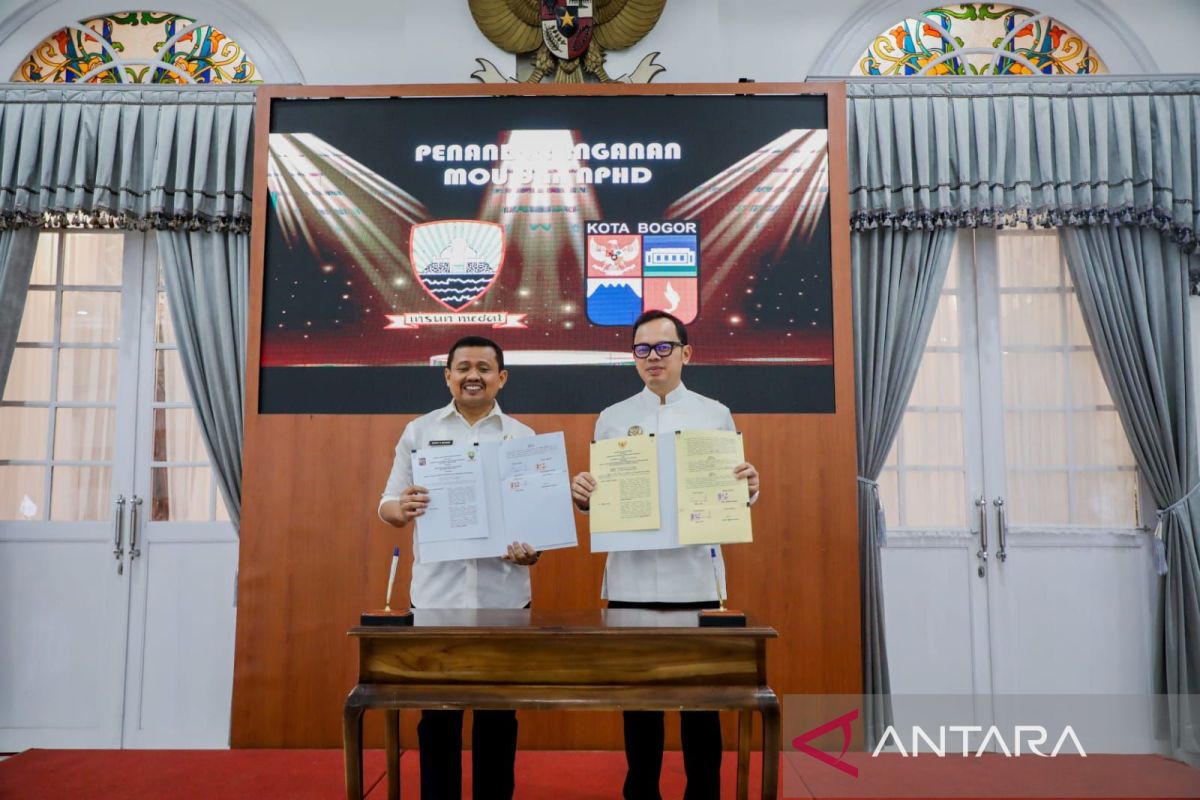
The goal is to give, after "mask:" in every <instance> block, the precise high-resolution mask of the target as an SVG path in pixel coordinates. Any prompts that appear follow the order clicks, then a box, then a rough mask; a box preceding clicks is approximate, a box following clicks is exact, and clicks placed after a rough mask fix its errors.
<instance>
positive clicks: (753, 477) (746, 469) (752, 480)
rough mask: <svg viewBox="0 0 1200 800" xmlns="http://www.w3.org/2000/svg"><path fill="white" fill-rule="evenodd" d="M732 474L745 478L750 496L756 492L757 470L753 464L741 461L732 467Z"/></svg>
mask: <svg viewBox="0 0 1200 800" xmlns="http://www.w3.org/2000/svg"><path fill="white" fill-rule="evenodd" d="M733 476H734V477H735V478H745V479H746V483H747V484H748V487H747V488H749V489H750V496H751V497H754V495H756V494H758V470H756V469H755V468H754V465H753V464H746V463H744V462H743V463H741V464H738V465H737V466H736V467H734V468H733Z"/></svg>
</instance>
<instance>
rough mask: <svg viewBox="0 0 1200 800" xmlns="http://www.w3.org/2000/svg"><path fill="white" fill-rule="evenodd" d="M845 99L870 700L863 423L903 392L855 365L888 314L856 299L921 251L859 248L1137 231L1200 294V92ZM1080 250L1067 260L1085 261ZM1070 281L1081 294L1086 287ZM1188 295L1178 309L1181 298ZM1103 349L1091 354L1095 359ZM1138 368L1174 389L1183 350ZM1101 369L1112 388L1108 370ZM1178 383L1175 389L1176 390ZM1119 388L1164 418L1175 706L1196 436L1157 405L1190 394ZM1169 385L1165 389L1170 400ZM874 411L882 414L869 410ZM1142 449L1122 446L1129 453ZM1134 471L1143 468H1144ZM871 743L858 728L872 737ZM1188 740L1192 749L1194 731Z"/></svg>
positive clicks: (1192, 678)
mask: <svg viewBox="0 0 1200 800" xmlns="http://www.w3.org/2000/svg"><path fill="white" fill-rule="evenodd" d="M846 95H847V103H846V105H847V128H848V133H849V142H848V151H849V184H850V185H849V190H850V212H851V230H852V231H854V236H853V239H852V242H851V248H852V251H853V255H852V257H853V261H854V267H855V273H856V274H855V278H854V280H855V303H856V311H857V313H858V315H859V317H858V320H857V321H856V330H855V337H856V344H857V346H858V347H859V352H857V353H856V356H855V357H856V362H855V366H856V370H857V372H858V380H859V387H858V391H859V416H860V418H859V469H860V488H859V509H860V517H861V519H860V526H861V530H860V539H861V545H862V556H861V558H862V564H863V570H862V571H863V577H862V579H863V657H864V673H863V674H864V678H863V682H864V691H865V692H866V693H867V694H868V695H872V694H877V693H886V692H887V690H888V685H887V661H886V653H885V652H884V650H883V647H882V643H883V627H882V607H883V606H882V603H883V600H882V598H881V597H879V595H878V593H879V584H878V555H877V553H876V551H875V546H876V541H875V540H874V539H875V536H874V535H873V534H872V530H871V526H875V527H876V528H878V526H879V525H880V524H881V516H880V515H878V514H877V513H874V511H875V509H876V503H875V502H874V499H873V496H874V494H875V492H876V491H877V489H876V488H875V487H874V486H873V483H872V482H873V480H874V479H875V478H876V477H877V475H878V471H879V466H878V464H875V463H873V462H872V460H871V459H874V458H878V459H882V458H883V457H884V454H885V453H886V452H887V450H888V448H889V447H890V444H891V439H890V437H891V436H893V435H894V433H895V430H894V427H889V425H888V424H887V420H886V419H885V418H884V417H882V416H880V417H879V418H878V419H874V420H873V419H872V416H873V415H876V414H882V413H883V409H884V408H885V407H887V408H890V407H891V404H892V403H893V402H894V403H895V404H896V406H897V408H898V409H899V407H902V406H903V404H904V403H905V401H906V400H907V397H908V392H909V389H910V388H911V381H908V382H905V381H904V380H903V379H902V378H903V371H904V369H906V367H905V365H903V364H892V363H890V362H889V361H888V359H890V358H895V357H896V356H895V355H894V354H890V353H887V352H880V351H879V350H878V349H876V350H875V351H873V352H872V351H863V350H862V348H865V347H869V346H870V345H871V339H872V337H875V336H878V333H877V332H872V331H871V330H870V329H869V328H867V327H866V326H867V325H868V324H870V320H871V316H870V314H871V313H875V314H877V315H879V314H881V313H882V314H883V316H884V317H886V316H887V313H888V312H880V311H877V310H873V308H872V306H871V305H870V303H871V302H872V301H871V300H870V299H869V298H867V297H866V296H865V295H864V293H863V291H862V287H865V286H869V285H872V284H880V285H884V286H887V284H886V281H887V280H888V279H889V275H888V273H889V272H890V271H891V267H889V266H888V258H889V255H888V254H889V253H894V252H897V250H899V251H900V252H903V251H905V250H907V249H910V247H912V248H915V247H918V245H917V244H916V243H917V242H920V241H921V240H914V243H913V244H912V245H908V244H904V245H897V244H896V243H895V240H893V243H892V244H890V245H887V246H885V245H884V243H883V240H871V239H865V238H863V235H864V234H865V233H866V232H875V231H878V232H879V233H880V234H884V233H886V232H889V231H890V232H892V233H893V234H901V233H904V232H913V233H915V232H920V231H925V232H930V233H937V234H942V233H949V232H951V231H952V230H953V229H957V228H972V227H976V226H992V227H1003V226H1006V225H1015V224H1019V223H1024V224H1027V225H1032V226H1043V227H1058V228H1063V229H1064V230H1065V231H1066V232H1067V234H1068V235H1073V234H1072V231H1078V235H1079V236H1083V235H1085V234H1088V235H1091V232H1093V231H1095V232H1101V231H1108V230H1110V229H1112V228H1113V226H1118V225H1119V226H1122V227H1121V230H1123V231H1124V235H1126V236H1129V237H1132V236H1134V235H1135V231H1138V232H1141V233H1145V234H1147V235H1149V234H1153V236H1154V237H1158V240H1160V244H1161V242H1162V241H1165V242H1167V243H1168V245H1167V246H1168V247H1174V248H1175V250H1176V251H1177V252H1176V253H1175V255H1176V257H1174V258H1168V257H1167V256H1166V255H1163V256H1162V257H1161V259H1162V263H1163V269H1176V270H1179V273H1180V274H1179V275H1177V276H1175V277H1176V279H1177V280H1178V281H1183V283H1182V285H1183V286H1184V287H1185V288H1186V285H1187V284H1186V281H1187V280H1188V279H1189V278H1190V280H1191V281H1192V285H1193V287H1194V286H1195V285H1196V282H1197V279H1200V263H1197V262H1198V261H1200V259H1195V258H1192V259H1187V258H1183V257H1181V256H1182V254H1186V253H1192V252H1195V251H1196V249H1197V247H1198V246H1200V242H1198V240H1197V236H1196V231H1197V229H1200V208H1198V207H1197V201H1198V198H1200V146H1198V144H1197V136H1198V135H1200V79H1196V78H1181V79H1171V80H1131V81H1110V80H1098V81H1097V80H1088V79H1062V80H1053V79H1044V78H1036V79H1031V80H1013V81H999V80H989V81H975V80H963V79H960V78H949V79H938V78H927V79H922V80H914V81H897V80H881V81H863V82H858V81H851V82H850V83H848V84H847V88H846ZM1141 233H1137V234H1136V235H1138V236H1140V235H1141ZM1095 235H1101V234H1100V233H1096V234H1095ZM941 247H945V248H947V249H946V252H947V253H948V252H949V250H948V243H942V244H941V245H938V244H937V243H936V242H934V243H932V244H930V243H926V244H922V245H920V248H927V249H929V250H930V252H931V253H933V252H934V251H938V250H940V248H941ZM1076 247H1077V255H1076V257H1075V259H1073V260H1078V259H1079V258H1080V256H1079V254H1078V245H1077V246H1076ZM1164 253H1165V251H1164ZM906 257H907V258H909V259H910V261H911V262H912V263H917V262H918V261H920V260H921V259H920V257H918V255H917V254H916V251H915V250H914V252H913V254H912V255H909V256H906ZM936 260H937V259H936V258H932V261H936ZM1125 260H1126V259H1125V258H1124V257H1122V261H1125ZM931 266H933V267H936V264H935V263H934V264H931ZM1075 268H1076V269H1079V267H1078V266H1076V267H1075ZM876 270H882V271H884V274H883V275H880V276H874V277H872V276H870V275H867V274H864V273H868V272H870V271H876ZM910 279H911V278H910ZM940 280H941V277H940V276H937V281H935V282H937V283H939V284H940ZM1077 280H1079V281H1080V282H1081V283H1082V281H1083V280H1084V279H1083V278H1077ZM1157 280H1158V281H1159V284H1162V282H1163V281H1164V280H1165V277H1163V276H1161V275H1160V276H1159V277H1158V279H1157ZM1135 285H1136V282H1134V281H1130V282H1128V285H1121V286H1120V287H1119V288H1118V289H1116V290H1118V291H1125V290H1129V289H1131V287H1133V286H1135ZM1105 286H1106V288H1105V289H1104V290H1103V291H1109V288H1107V287H1109V286H1110V285H1108V284H1106V285H1105ZM929 290H930V291H935V290H934V289H933V288H930V289H929ZM1148 291H1149V289H1146V290H1143V291H1142V292H1141V294H1135V295H1131V296H1126V297H1124V298H1123V302H1128V303H1133V302H1135V301H1136V299H1137V298H1139V297H1140V298H1143V299H1144V298H1145V297H1146V295H1147V292H1148ZM1157 291H1161V288H1160V289H1158V290H1157ZM1183 294H1184V296H1186V291H1184V293H1183ZM911 296H912V298H913V303H912V304H910V306H909V307H908V308H907V309H906V307H905V306H904V305H903V300H901V304H900V306H899V308H898V309H897V310H896V312H895V313H896V314H901V315H903V314H914V315H915V314H917V313H919V312H918V309H917V308H916V305H915V303H916V293H913V294H912V295H911ZM878 302H880V303H882V302H883V300H882V299H881V300H880V301H878ZM887 302H888V303H892V302H895V301H893V300H890V299H889V300H887ZM1160 310H1161V316H1160V315H1159V312H1155V319H1156V322H1155V325H1156V326H1159V327H1160V328H1162V327H1163V326H1170V328H1171V330H1172V331H1175V332H1176V333H1178V332H1179V331H1183V332H1186V320H1187V317H1186V306H1184V305H1181V304H1180V303H1166V302H1164V303H1163V304H1162V305H1161V308H1160ZM910 323H911V331H910V332H911V333H912V334H913V335H916V334H917V333H920V336H918V337H917V341H919V342H922V343H923V341H924V336H925V333H923V332H920V331H921V329H919V327H918V321H917V320H916V319H915V318H913V319H911V320H910ZM926 325H927V323H926ZM901 327H902V323H900V322H899V321H897V328H896V329H897V330H900V329H901ZM923 330H925V331H927V330H928V328H927V327H926V328H924V329H923ZM1095 335H1096V334H1095V333H1093V336H1095ZM1179 335H1181V336H1182V335H1183V334H1182V333H1180V334H1179ZM1185 338H1186V337H1185ZM1129 342H1134V343H1137V344H1138V345H1139V346H1141V345H1144V344H1145V342H1140V341H1138V340H1137V339H1129V340H1128V341H1126V342H1124V343H1123V344H1122V346H1124V347H1128V346H1129ZM1109 346H1110V344H1109V343H1105V342H1104V341H1103V340H1098V341H1097V344H1096V349H1097V351H1098V353H1099V352H1100V351H1102V350H1104V349H1105V348H1107V347H1109ZM1111 346H1116V345H1115V344H1112V345H1111ZM1147 346H1148V345H1147ZM1172 346H1174V345H1172ZM897 352H899V351H897ZM1154 352H1156V351H1155V350H1153V349H1151V350H1150V351H1148V353H1154ZM1148 353H1141V354H1133V355H1134V356H1140V357H1141V358H1144V359H1146V360H1147V361H1148V363H1152V364H1154V363H1157V364H1158V366H1157V367H1156V368H1157V369H1162V370H1166V371H1172V370H1175V371H1178V372H1179V373H1181V374H1182V373H1186V371H1187V370H1189V369H1190V361H1188V359H1189V358H1190V353H1188V351H1187V345H1186V341H1184V343H1183V344H1182V345H1179V347H1178V348H1177V349H1176V350H1174V351H1172V352H1166V350H1163V351H1162V352H1161V354H1159V355H1154V356H1153V357H1151V356H1150V355H1149V354H1148ZM1108 357H1109V358H1110V359H1112V360H1113V363H1121V364H1122V366H1121V369H1125V368H1126V366H1129V365H1131V364H1133V360H1132V358H1133V357H1132V356H1130V355H1129V354H1128V353H1116V354H1110V355H1109V356H1108ZM1102 363H1103V362H1102ZM1164 364H1169V365H1170V366H1163V365H1164ZM1111 369H1112V372H1113V375H1114V376H1115V375H1116V374H1117V370H1116V368H1115V367H1112V368H1111ZM881 376H882V380H881ZM1175 378H1179V376H1174V377H1173V378H1172V380H1173V381H1174V380H1175ZM1111 380H1112V379H1111V378H1110V382H1111ZM1125 380H1126V381H1127V382H1128V383H1129V385H1130V386H1131V387H1133V388H1136V389H1137V391H1138V394H1137V395H1136V396H1137V398H1139V399H1141V400H1146V399H1147V398H1152V399H1154V400H1155V402H1158V403H1159V404H1160V405H1158V406H1155V407H1154V408H1155V411H1156V414H1157V415H1158V416H1157V417H1155V418H1154V422H1153V424H1149V423H1148V424H1147V426H1146V428H1145V430H1144V431H1143V433H1145V434H1146V435H1153V436H1159V437H1164V436H1165V437H1166V439H1165V440H1163V441H1161V442H1160V449H1161V450H1162V453H1163V454H1164V455H1160V456H1159V457H1158V461H1156V462H1155V465H1154V466H1152V467H1149V468H1147V467H1143V468H1144V469H1148V470H1154V471H1156V472H1158V473H1159V475H1160V476H1162V477H1161V479H1160V486H1161V492H1160V491H1159V490H1157V489H1156V499H1157V500H1158V501H1159V502H1160V507H1162V508H1164V509H1168V508H1169V509H1170V510H1169V511H1168V512H1167V513H1166V514H1165V522H1164V526H1163V527H1164V530H1165V531H1166V532H1167V535H1166V545H1167V558H1168V560H1169V561H1170V563H1171V565H1172V569H1173V570H1176V572H1175V575H1174V577H1171V574H1170V573H1169V574H1168V586H1167V589H1168V594H1169V595H1170V594H1171V593H1174V596H1173V597H1169V598H1168V602H1169V603H1174V604H1175V608H1174V610H1170V609H1164V614H1163V618H1164V619H1165V620H1169V621H1167V622H1166V625H1167V628H1168V629H1169V630H1166V631H1163V630H1161V629H1160V630H1159V631H1158V635H1159V642H1160V645H1161V648H1162V652H1163V658H1164V660H1165V663H1166V664H1167V673H1168V674H1170V673H1171V672H1172V671H1174V674H1175V676H1176V677H1175V678H1174V679H1173V680H1174V683H1173V684H1172V685H1174V686H1176V687H1178V689H1179V690H1180V691H1182V690H1184V689H1185V688H1187V687H1190V688H1189V689H1187V690H1188V691H1197V689H1198V688H1200V687H1198V686H1197V684H1198V683H1200V674H1198V668H1197V666H1196V665H1197V664H1198V663H1200V661H1198V660H1197V650H1196V642H1197V641H1198V640H1200V624H1198V623H1197V621H1196V610H1195V604H1196V602H1197V600H1196V597H1197V594H1196V592H1197V589H1198V587H1200V577H1198V575H1200V572H1198V571H1197V568H1196V558H1195V550H1196V546H1195V539H1194V534H1191V533H1188V536H1186V537H1185V535H1184V533H1183V532H1182V531H1184V530H1185V529H1184V527H1183V524H1184V523H1183V522H1182V521H1181V520H1182V519H1184V518H1187V519H1188V524H1189V525H1194V524H1195V523H1194V522H1193V521H1192V520H1193V519H1194V516H1193V515H1194V514H1195V513H1196V511H1195V509H1194V508H1193V506H1194V505H1195V504H1196V503H1200V500H1194V501H1193V499H1194V498H1196V497H1197V495H1200V491H1197V492H1196V494H1194V495H1187V494H1186V493H1187V492H1189V491H1191V490H1192V489H1193V488H1194V487H1195V485H1196V480H1197V475H1196V473H1195V468H1194V465H1192V466H1189V465H1188V463H1187V462H1186V459H1185V458H1184V456H1183V455H1182V454H1184V453H1186V452H1191V451H1192V450H1189V448H1192V449H1194V446H1195V444H1194V443H1195V430H1194V427H1195V426H1194V424H1193V422H1191V421H1189V419H1188V418H1187V417H1186V415H1187V414H1190V408H1191V407H1190V405H1189V402H1190V401H1189V400H1186V399H1185V398H1184V397H1183V396H1182V395H1178V396H1175V395H1172V396H1171V397H1170V398H1169V399H1168V398H1167V397H1166V394H1164V392H1166V393H1170V392H1181V391H1185V390H1184V389H1181V388H1179V387H1180V386H1182V383H1187V381H1186V380H1185V379H1183V378H1179V380H1181V381H1182V383H1177V382H1172V383H1169V384H1163V386H1160V387H1158V388H1155V384H1154V377H1153V375H1152V374H1151V373H1150V372H1145V371H1143V372H1140V373H1139V372H1129V373H1126V374H1125ZM871 382H878V385H872V383H871ZM889 382H890V383H889ZM1166 386H1170V387H1171V388H1170V389H1169V391H1168V390H1167V389H1165V388H1164V387H1166ZM1187 391H1190V388H1189V389H1188V390H1187ZM888 392H893V393H894V394H888ZM1156 392H1157V394H1156ZM1113 394H1114V396H1116V395H1117V394H1118V392H1117V391H1116V390H1114V392H1113ZM1118 402H1121V401H1118ZM871 403H876V404H877V406H876V407H875V408H873V407H872V406H871ZM1130 403H1131V404H1135V401H1133V400H1131V401H1130ZM1163 403H1167V404H1168V406H1167V407H1169V408H1171V409H1172V412H1171V413H1172V414H1175V415H1177V416H1176V417H1175V418H1171V417H1170V415H1167V414H1165V412H1164V411H1163V408H1164V407H1163V406H1162V404H1163ZM1132 407H1133V406H1132V405H1131V408H1132ZM1139 407H1141V406H1139ZM896 413H899V412H898V410H897V411H896ZM1127 413H1128V414H1129V415H1130V416H1129V418H1127V419H1126V426H1127V427H1129V426H1130V424H1131V422H1130V420H1131V419H1132V415H1133V414H1135V413H1137V412H1134V411H1132V410H1130V411H1128V412H1127V411H1125V410H1123V411H1122V414H1123V416H1125V415H1126V414H1127ZM1162 420H1166V421H1165V422H1164V421H1162ZM869 426H871V427H869ZM1138 436H1139V434H1138V433H1136V432H1134V431H1132V430H1131V431H1130V439H1131V441H1135V440H1136V439H1137V438H1138ZM1171 437H1175V438H1171ZM1149 455H1150V454H1149V453H1147V454H1146V456H1147V457H1149ZM1167 456H1171V457H1173V458H1175V459H1176V460H1175V461H1174V462H1172V466H1171V469H1172V470H1174V471H1173V472H1171V471H1168V470H1167V468H1166V467H1165V466H1164V464H1165V463H1166V462H1164V461H1163V460H1162V459H1163V458H1166V457H1167ZM1138 458H1139V463H1142V455H1141V454H1139V457H1138ZM1189 470H1190V471H1189ZM1184 496H1187V497H1188V500H1187V502H1184V503H1182V504H1176V505H1172V503H1173V502H1176V501H1178V500H1179V499H1180V498H1182V497H1184ZM1171 520H1174V521H1171ZM1186 530H1187V531H1191V530H1193V529H1192V528H1187V529H1186ZM1195 530H1200V528H1197V529H1195ZM1188 537H1191V538H1188ZM1189 554H1190V555H1189ZM1171 615H1173V616H1171ZM1147 622H1148V624H1155V623H1153V622H1151V621H1149V620H1148V621H1147ZM875 705H876V708H875V709H874V710H875V714H876V717H875V718H876V720H878V719H879V718H880V717H879V716H878V715H879V714H880V713H883V712H886V701H884V702H878V703H876V704H875ZM1172 722H1173V736H1174V737H1175V740H1176V742H1177V743H1184V744H1186V741H1185V740H1186V739H1187V738H1188V736H1189V734H1188V731H1187V730H1186V726H1187V725H1193V726H1194V725H1195V721H1194V719H1193V720H1188V719H1185V718H1184V717H1183V716H1182V715H1181V714H1178V713H1177V714H1175V717H1174V719H1173V720H1172ZM876 730H878V728H876ZM871 732H872V729H871V726H870V725H868V734H870V733H871ZM1190 735H1191V737H1192V738H1193V739H1194V738H1195V729H1194V727H1193V728H1192V731H1191V734H1190Z"/></svg>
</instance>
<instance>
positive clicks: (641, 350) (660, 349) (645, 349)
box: [633, 342, 683, 358]
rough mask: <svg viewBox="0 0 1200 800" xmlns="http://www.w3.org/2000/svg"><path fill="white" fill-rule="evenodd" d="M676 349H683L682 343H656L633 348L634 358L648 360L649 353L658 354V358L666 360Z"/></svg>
mask: <svg viewBox="0 0 1200 800" xmlns="http://www.w3.org/2000/svg"><path fill="white" fill-rule="evenodd" d="M676 347H683V342H656V343H654V344H635V345H634V346H633V357H634V358H649V357H650V351H651V350H653V351H654V352H655V353H658V356H659V358H666V357H667V356H669V355H671V353H673V352H675V348H676Z"/></svg>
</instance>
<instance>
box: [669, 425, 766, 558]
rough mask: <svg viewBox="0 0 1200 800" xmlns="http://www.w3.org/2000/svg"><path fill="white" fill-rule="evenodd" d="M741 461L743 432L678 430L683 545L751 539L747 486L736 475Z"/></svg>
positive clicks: (677, 473)
mask: <svg viewBox="0 0 1200 800" xmlns="http://www.w3.org/2000/svg"><path fill="white" fill-rule="evenodd" d="M743 461H745V451H744V449H743V447H742V435H741V434H740V433H735V432H733V431H677V432H676V433H675V482H676V501H677V503H678V507H679V508H678V511H679V544H681V545H688V544H727V543H735V542H749V541H753V536H752V534H751V530H750V490H749V486H748V484H747V482H746V481H744V480H740V479H738V478H735V477H734V476H733V470H734V467H736V466H737V465H738V464H741V463H742V462H743Z"/></svg>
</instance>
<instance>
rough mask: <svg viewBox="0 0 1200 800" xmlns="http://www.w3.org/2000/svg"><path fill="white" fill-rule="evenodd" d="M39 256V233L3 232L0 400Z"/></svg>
mask: <svg viewBox="0 0 1200 800" xmlns="http://www.w3.org/2000/svg"><path fill="white" fill-rule="evenodd" d="M36 252H37V230H36V229H33V228H30V229H23V230H0V396H2V395H3V394H4V385H5V383H6V382H7V380H8V368H9V367H10V366H11V365H12V358H13V352H14V351H15V350H16V347H17V333H18V332H19V331H20V330H21V317H22V315H23V314H24V312H25V295H27V294H28V293H29V276H30V275H31V274H32V273H33V256H34V253H36Z"/></svg>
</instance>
